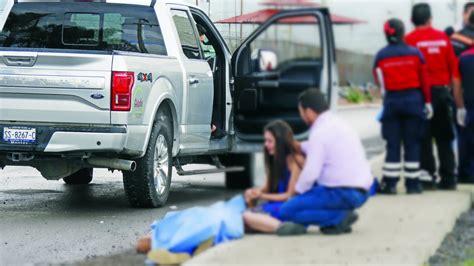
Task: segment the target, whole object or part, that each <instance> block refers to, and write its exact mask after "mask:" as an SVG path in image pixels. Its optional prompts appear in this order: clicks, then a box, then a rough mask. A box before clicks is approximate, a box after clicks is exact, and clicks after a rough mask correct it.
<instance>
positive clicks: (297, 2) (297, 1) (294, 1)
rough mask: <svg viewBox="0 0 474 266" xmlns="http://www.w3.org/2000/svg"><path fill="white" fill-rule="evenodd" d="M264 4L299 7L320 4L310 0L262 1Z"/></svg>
mask: <svg viewBox="0 0 474 266" xmlns="http://www.w3.org/2000/svg"><path fill="white" fill-rule="evenodd" d="M262 5H264V6H279V7H282V6H299V7H317V6H320V5H319V4H317V3H315V2H312V1H309V0H268V1H265V2H263V3H262Z"/></svg>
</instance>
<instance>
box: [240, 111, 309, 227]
mask: <svg viewBox="0 0 474 266" xmlns="http://www.w3.org/2000/svg"><path fill="white" fill-rule="evenodd" d="M264 137H265V170H266V175H267V180H266V182H265V185H264V186H263V187H261V188H252V189H248V190H247V191H245V200H246V202H247V204H248V206H250V207H253V206H255V205H256V204H255V203H256V202H257V201H263V202H264V203H263V204H260V205H258V206H257V207H254V208H252V209H250V210H249V211H247V212H245V213H244V221H245V224H246V226H247V227H249V228H250V229H252V230H255V231H261V232H265V233H273V232H275V228H276V227H278V226H279V224H280V220H281V217H280V215H279V209H280V206H281V205H282V204H283V203H284V202H285V201H287V200H288V199H289V198H291V197H292V196H294V195H295V194H296V192H295V184H296V181H297V179H298V177H299V175H300V172H301V168H302V167H303V165H304V157H303V156H302V155H301V154H297V152H296V151H295V148H294V145H293V144H294V142H295V140H294V136H293V131H292V130H291V128H290V126H289V125H288V124H287V123H286V122H284V121H282V120H276V121H274V122H271V123H270V124H268V125H267V126H266V127H265V129H264ZM275 218H276V219H275Z"/></svg>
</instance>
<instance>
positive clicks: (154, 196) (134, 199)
mask: <svg viewBox="0 0 474 266" xmlns="http://www.w3.org/2000/svg"><path fill="white" fill-rule="evenodd" d="M170 117H171V116H170V115H169V114H168V113H166V112H162V111H159V112H158V114H157V118H156V119H155V122H154V125H153V129H152V133H151V136H150V141H149V144H148V148H147V151H146V154H145V156H144V157H143V158H141V159H139V160H137V161H136V162H137V169H136V170H135V171H134V172H124V174H123V183H124V188H125V192H126V194H127V196H128V200H129V202H130V204H131V205H132V206H133V207H153V208H155V207H160V206H163V205H164V204H165V203H166V201H167V199H168V195H169V190H170V186H171V174H172V166H173V165H172V162H173V161H172V149H173V137H172V131H171V119H170Z"/></svg>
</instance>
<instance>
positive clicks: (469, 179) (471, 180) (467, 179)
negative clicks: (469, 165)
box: [458, 175, 474, 185]
mask: <svg viewBox="0 0 474 266" xmlns="http://www.w3.org/2000/svg"><path fill="white" fill-rule="evenodd" d="M458 183H459V184H466V185H473V184H474V175H460V176H459V180H458Z"/></svg>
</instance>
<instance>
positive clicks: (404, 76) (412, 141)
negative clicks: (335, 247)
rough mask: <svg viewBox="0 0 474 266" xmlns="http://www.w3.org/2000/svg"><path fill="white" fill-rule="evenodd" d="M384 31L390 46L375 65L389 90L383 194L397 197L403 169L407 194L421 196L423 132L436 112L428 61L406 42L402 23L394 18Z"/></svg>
mask: <svg viewBox="0 0 474 266" xmlns="http://www.w3.org/2000/svg"><path fill="white" fill-rule="evenodd" d="M384 31H385V35H386V37H387V41H388V43H389V44H388V45H387V46H386V47H385V48H383V49H382V50H380V51H379V52H378V53H377V55H376V57H375V63H374V77H375V81H376V83H377V84H378V85H379V86H380V87H381V88H383V89H385V91H386V93H385V95H384V104H383V105H384V112H383V116H382V119H381V120H382V136H383V138H384V139H385V140H386V141H387V155H386V158H385V164H384V169H383V180H382V184H381V186H380V193H382V194H392V195H393V194H396V193H397V190H396V187H397V183H398V181H399V179H400V177H401V174H402V170H404V173H405V174H404V176H405V186H406V189H407V193H408V194H418V193H421V192H422V188H421V185H420V183H419V173H420V169H419V167H420V154H421V153H420V148H421V138H420V137H421V134H420V132H421V131H422V128H423V125H424V123H425V122H424V120H425V119H426V118H430V117H431V116H432V113H433V111H432V108H431V104H430V102H431V90H430V86H429V84H428V83H427V73H426V67H425V59H424V57H423V55H422V54H421V52H420V51H419V50H418V49H416V48H413V47H410V46H408V45H407V44H406V43H405V42H404V40H403V37H404V35H405V31H404V25H403V22H401V21H400V20H398V19H391V20H389V21H388V22H386V23H385V26H384ZM402 144H403V148H404V157H405V158H404V159H405V160H404V161H405V164H404V165H403V166H402V163H401V161H402V160H401V157H402V156H401V146H402Z"/></svg>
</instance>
